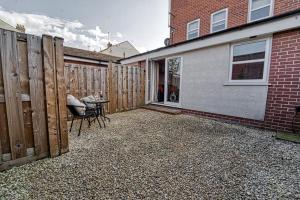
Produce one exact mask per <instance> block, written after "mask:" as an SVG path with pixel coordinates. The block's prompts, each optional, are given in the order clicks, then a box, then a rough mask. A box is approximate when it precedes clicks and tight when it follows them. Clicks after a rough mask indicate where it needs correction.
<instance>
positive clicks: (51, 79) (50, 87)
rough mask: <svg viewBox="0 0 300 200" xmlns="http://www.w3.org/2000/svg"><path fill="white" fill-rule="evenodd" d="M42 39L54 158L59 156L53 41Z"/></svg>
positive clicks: (51, 39) (47, 104) (46, 38)
mask: <svg viewBox="0 0 300 200" xmlns="http://www.w3.org/2000/svg"><path fill="white" fill-rule="evenodd" d="M42 39H43V55H44V59H43V60H44V76H45V91H46V107H47V115H48V134H49V146H50V156H51V157H56V156H58V155H59V143H58V138H59V132H58V131H59V126H58V121H57V100H56V77H55V74H56V67H55V52H54V41H53V38H52V37H51V36H47V35H43V38H42Z"/></svg>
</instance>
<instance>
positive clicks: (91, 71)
mask: <svg viewBox="0 0 300 200" xmlns="http://www.w3.org/2000/svg"><path fill="white" fill-rule="evenodd" d="M65 81H66V87H67V93H68V94H72V95H73V96H75V97H77V98H79V99H80V98H82V97H84V96H89V95H100V93H101V91H102V94H103V96H104V98H106V99H108V100H110V103H109V104H108V107H107V111H108V112H109V113H114V112H121V111H126V110H131V109H135V108H138V107H140V106H142V105H144V104H145V68H144V66H122V65H117V64H114V63H110V64H109V65H108V67H103V66H93V65H88V64H75V63H66V64H65Z"/></svg>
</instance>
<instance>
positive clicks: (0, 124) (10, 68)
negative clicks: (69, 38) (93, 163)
mask: <svg viewBox="0 0 300 200" xmlns="http://www.w3.org/2000/svg"><path fill="white" fill-rule="evenodd" d="M42 43H43V45H42ZM0 47H1V48H0V52H1V53H0V57H1V58H0V60H1V62H0V113H1V115H0V171H2V170H5V169H7V168H9V167H11V166H14V165H20V164H23V163H26V162H30V161H33V160H37V159H41V158H44V157H47V156H48V155H51V156H52V157H55V156H58V155H60V154H61V153H65V152H67V151H68V135H67V131H66V130H67V128H66V127H67V120H66V117H64V115H65V113H66V94H65V93H64V87H65V82H64V60H63V40H62V39H59V38H55V39H53V38H52V37H51V36H43V39H42V38H41V37H37V36H32V35H25V34H20V33H16V32H12V31H8V30H2V29H0ZM43 61H44V62H43ZM56 82H57V83H58V84H56ZM49 90H50V91H51V92H49ZM58 90H59V91H60V93H58V92H57V91H58ZM54 105H58V106H56V107H55V108H54V109H55V111H53V110H51V109H52V107H53V106H54ZM48 108H49V109H48ZM47 114H50V115H48V116H49V117H47ZM52 118H53V119H52ZM52 124H54V125H56V126H53V127H52ZM53 136H59V137H55V138H54V137H53ZM54 144H55V145H54ZM56 144H57V145H56ZM53 146H55V151H53V150H52V149H51V151H50V148H53Z"/></svg>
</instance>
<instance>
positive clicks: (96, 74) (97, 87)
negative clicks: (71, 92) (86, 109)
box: [94, 67, 101, 96]
mask: <svg viewBox="0 0 300 200" xmlns="http://www.w3.org/2000/svg"><path fill="white" fill-rule="evenodd" d="M100 78H101V70H100V69H98V68H96V67H95V68H94V79H95V86H94V88H95V95H97V96H99V95H100V90H101V80H100Z"/></svg>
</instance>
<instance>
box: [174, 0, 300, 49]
mask: <svg viewBox="0 0 300 200" xmlns="http://www.w3.org/2000/svg"><path fill="white" fill-rule="evenodd" d="M248 4H249V0H243V1H240V0H223V1H220V0H187V1H182V0H172V1H171V13H172V17H171V20H170V25H171V27H173V28H175V32H174V33H173V34H171V36H170V37H171V42H172V43H173V44H175V43H178V42H182V41H185V40H186V31H187V23H188V22H191V21H193V20H195V19H200V36H203V35H207V34H209V33H210V25H211V24H210V23H211V14H212V13H214V12H216V11H219V10H222V9H224V8H228V27H227V28H232V27H235V26H239V25H242V24H246V23H247V21H248V10H249V5H248ZM299 8H300V1H299V0H274V15H278V14H282V13H285V12H288V11H292V10H296V9H299Z"/></svg>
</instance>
